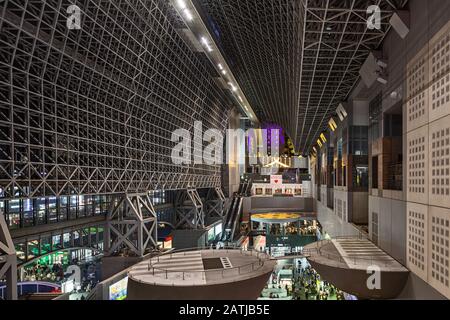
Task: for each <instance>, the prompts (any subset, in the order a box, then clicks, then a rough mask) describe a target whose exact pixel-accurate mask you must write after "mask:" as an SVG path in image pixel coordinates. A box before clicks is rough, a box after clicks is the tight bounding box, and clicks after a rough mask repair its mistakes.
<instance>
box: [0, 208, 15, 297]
mask: <svg viewBox="0 0 450 320" xmlns="http://www.w3.org/2000/svg"><path fill="white" fill-rule="evenodd" d="M3 277H5V278H6V287H7V292H6V299H8V300H17V258H16V249H15V248H14V244H13V241H12V239H11V235H10V233H9V230H8V227H7V225H6V221H5V217H4V216H3V214H2V213H0V279H2V278H3Z"/></svg>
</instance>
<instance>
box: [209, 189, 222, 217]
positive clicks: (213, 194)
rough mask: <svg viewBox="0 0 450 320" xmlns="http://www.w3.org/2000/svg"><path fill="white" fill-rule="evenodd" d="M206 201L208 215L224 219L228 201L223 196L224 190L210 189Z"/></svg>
mask: <svg viewBox="0 0 450 320" xmlns="http://www.w3.org/2000/svg"><path fill="white" fill-rule="evenodd" d="M206 199H207V200H206V202H205V207H206V215H207V216H208V217H219V218H223V216H224V210H225V204H226V201H227V199H226V197H225V195H224V194H223V191H222V188H214V189H210V190H209V191H208V196H207V197H206Z"/></svg>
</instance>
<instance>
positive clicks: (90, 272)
mask: <svg viewBox="0 0 450 320" xmlns="http://www.w3.org/2000/svg"><path fill="white" fill-rule="evenodd" d="M70 265H77V266H79V267H80V271H81V279H80V283H79V286H77V288H76V289H75V291H74V292H76V293H89V292H90V291H91V290H92V289H93V288H94V287H95V286H96V285H97V283H98V282H99V281H100V268H99V266H98V260H96V259H92V260H91V261H79V260H78V259H77V258H75V259H72V260H71V261H70ZM67 267H68V265H65V266H64V265H63V264H62V263H60V262H56V263H54V264H53V265H51V264H42V263H39V262H36V263H35V264H34V265H31V266H29V267H26V268H24V273H23V281H47V282H53V283H57V284H61V283H63V282H65V281H67V279H68V278H69V277H70V276H71V273H69V272H67Z"/></svg>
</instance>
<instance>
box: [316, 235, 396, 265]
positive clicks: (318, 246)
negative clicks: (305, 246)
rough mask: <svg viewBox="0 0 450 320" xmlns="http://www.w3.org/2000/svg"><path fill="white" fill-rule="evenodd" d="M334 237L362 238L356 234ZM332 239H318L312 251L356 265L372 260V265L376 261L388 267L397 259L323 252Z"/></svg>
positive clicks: (365, 263) (330, 258)
mask: <svg viewBox="0 0 450 320" xmlns="http://www.w3.org/2000/svg"><path fill="white" fill-rule="evenodd" d="M334 239H360V238H356V237H354V236H353V237H352V236H341V237H335V238H334ZM331 241H332V240H329V239H327V240H321V241H318V242H317V243H316V248H315V250H312V251H311V252H313V251H315V252H316V253H317V254H318V255H320V256H322V257H325V258H327V259H328V260H334V261H338V262H340V263H347V261H349V262H353V264H354V265H367V264H368V263H369V262H370V265H372V264H374V262H376V263H377V264H382V265H383V266H385V267H386V266H388V265H389V264H391V263H392V262H394V261H396V260H395V259H393V258H390V259H389V260H387V259H374V258H372V257H351V256H347V255H337V254H332V253H325V252H322V248H323V246H324V245H325V244H329V243H331ZM346 260H347V261H346Z"/></svg>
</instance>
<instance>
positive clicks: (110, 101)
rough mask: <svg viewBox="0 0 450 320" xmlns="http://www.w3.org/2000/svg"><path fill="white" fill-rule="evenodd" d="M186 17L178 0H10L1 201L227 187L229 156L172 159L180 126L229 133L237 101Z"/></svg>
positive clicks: (4, 48) (1, 89)
mask: <svg viewBox="0 0 450 320" xmlns="http://www.w3.org/2000/svg"><path fill="white" fill-rule="evenodd" d="M71 4H76V5H78V6H79V7H80V9H81V14H82V25H81V29H80V30H69V29H68V28H67V27H66V20H67V12H66V10H67V8H68V6H69V5H71ZM179 21H180V17H179V16H178V14H177V13H176V11H175V10H174V9H173V7H172V6H171V4H170V2H169V1H160V0H148V1H140V0H130V1H109V0H88V1H81V0H70V1H69V0H47V1H36V0H23V1H15V0H3V1H0V84H1V85H0V191H1V192H0V200H2V199H5V200H8V199H15V198H19V197H21V198H40V197H54V196H56V197H59V196H68V195H94V194H102V195H109V194H111V195H117V194H123V193H145V192H148V191H149V190H158V189H165V190H182V189H186V188H213V187H219V186H220V184H221V182H220V181H221V180H220V175H221V166H220V165H206V164H205V165H195V167H194V165H177V164H174V163H173V162H172V159H171V151H172V147H173V146H174V145H175V144H174V142H172V141H171V138H172V132H174V131H175V130H176V129H186V130H188V131H189V132H192V133H193V132H194V130H193V127H194V121H202V122H203V128H204V129H205V130H207V129H218V130H219V131H222V132H224V130H225V129H226V124H227V119H228V110H230V108H231V107H232V105H233V102H232V101H231V99H230V98H229V95H228V93H227V92H226V90H224V89H223V88H220V87H219V86H218V85H217V84H216V83H215V81H214V77H213V76H212V75H211V73H210V70H209V66H208V65H207V64H206V63H205V62H204V60H203V59H202V57H201V56H200V55H199V54H198V53H197V52H194V51H193V50H192V49H191V48H189V47H188V46H187V44H186V43H185V42H184V41H183V39H182V38H181V37H180V35H179V34H178V33H177V29H178V28H179V26H178V24H179Z"/></svg>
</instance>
